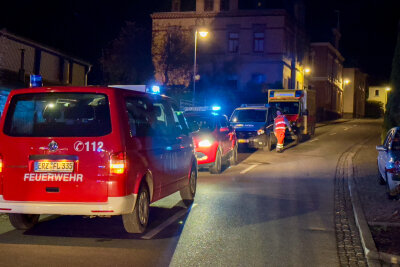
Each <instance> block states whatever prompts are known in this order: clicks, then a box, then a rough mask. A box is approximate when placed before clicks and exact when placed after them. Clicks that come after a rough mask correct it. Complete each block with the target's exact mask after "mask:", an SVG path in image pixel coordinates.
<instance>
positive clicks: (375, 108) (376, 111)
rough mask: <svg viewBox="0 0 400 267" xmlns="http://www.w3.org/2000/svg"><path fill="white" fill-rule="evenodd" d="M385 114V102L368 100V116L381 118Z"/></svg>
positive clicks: (366, 115) (366, 109)
mask: <svg viewBox="0 0 400 267" xmlns="http://www.w3.org/2000/svg"><path fill="white" fill-rule="evenodd" d="M382 116H383V103H382V102H379V101H367V103H365V117H366V118H380V117H382Z"/></svg>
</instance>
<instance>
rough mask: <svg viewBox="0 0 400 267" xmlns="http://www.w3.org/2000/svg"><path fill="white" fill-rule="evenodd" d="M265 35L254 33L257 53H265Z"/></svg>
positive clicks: (254, 48)
mask: <svg viewBox="0 0 400 267" xmlns="http://www.w3.org/2000/svg"><path fill="white" fill-rule="evenodd" d="M264 37H265V36H264V33H263V32H255V33H254V46H253V50H254V52H256V53H262V52H264Z"/></svg>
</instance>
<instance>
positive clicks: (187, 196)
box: [179, 166, 197, 207]
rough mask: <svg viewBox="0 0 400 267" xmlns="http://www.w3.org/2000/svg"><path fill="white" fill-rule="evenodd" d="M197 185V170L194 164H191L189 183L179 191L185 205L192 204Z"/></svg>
mask: <svg viewBox="0 0 400 267" xmlns="http://www.w3.org/2000/svg"><path fill="white" fill-rule="evenodd" d="M196 187H197V170H196V166H192V170H191V171H190V177H189V184H188V185H187V186H185V187H184V188H182V189H181V191H179V193H180V194H181V198H182V201H183V203H184V204H185V206H186V207H190V205H192V204H193V201H194V196H195V195H196Z"/></svg>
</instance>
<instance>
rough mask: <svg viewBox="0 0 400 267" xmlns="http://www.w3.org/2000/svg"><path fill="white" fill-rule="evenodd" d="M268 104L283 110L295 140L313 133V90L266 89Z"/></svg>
mask: <svg viewBox="0 0 400 267" xmlns="http://www.w3.org/2000/svg"><path fill="white" fill-rule="evenodd" d="M268 104H269V105H270V106H271V107H275V108H279V109H281V110H282V111H283V113H284V114H285V116H286V118H287V119H288V120H289V122H290V124H291V125H292V127H293V130H294V132H295V134H296V136H297V137H296V141H297V142H298V141H301V139H302V137H304V136H306V135H308V136H312V135H314V132H315V123H316V102H315V91H314V90H294V89H271V90H268Z"/></svg>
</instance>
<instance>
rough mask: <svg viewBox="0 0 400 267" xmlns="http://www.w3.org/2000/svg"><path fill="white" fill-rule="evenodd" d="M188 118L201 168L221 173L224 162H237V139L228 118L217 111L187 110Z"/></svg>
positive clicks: (233, 163)
mask: <svg viewBox="0 0 400 267" xmlns="http://www.w3.org/2000/svg"><path fill="white" fill-rule="evenodd" d="M185 117H186V120H187V122H188V124H189V128H190V129H191V130H192V137H193V141H194V146H195V150H196V157H197V163H198V166H199V168H201V169H204V168H207V169H209V171H210V173H214V174H217V173H220V172H221V170H222V165H223V163H224V162H229V164H230V165H235V164H236V162H237V141H236V134H235V131H234V129H233V128H232V127H231V126H230V125H229V122H228V118H227V116H225V115H221V114H218V113H215V112H209V111H198V112H186V113H185Z"/></svg>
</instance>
